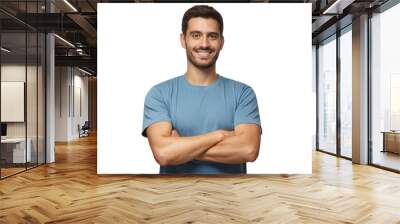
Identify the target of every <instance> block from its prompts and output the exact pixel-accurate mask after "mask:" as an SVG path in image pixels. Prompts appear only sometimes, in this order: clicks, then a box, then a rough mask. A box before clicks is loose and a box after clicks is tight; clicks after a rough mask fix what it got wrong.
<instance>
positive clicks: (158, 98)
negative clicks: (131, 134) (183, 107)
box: [142, 86, 171, 137]
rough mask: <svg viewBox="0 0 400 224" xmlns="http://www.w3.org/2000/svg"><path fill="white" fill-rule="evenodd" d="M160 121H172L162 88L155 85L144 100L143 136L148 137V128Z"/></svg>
mask: <svg viewBox="0 0 400 224" xmlns="http://www.w3.org/2000/svg"><path fill="white" fill-rule="evenodd" d="M158 121H171V116H170V114H169V111H168V107H167V105H166V103H165V101H164V99H163V95H162V92H161V90H160V89H159V88H157V86H154V87H152V88H151V89H150V90H149V92H148V93H147V95H146V97H145V100H144V111H143V127H142V136H144V137H147V133H146V129H147V128H148V127H149V126H150V125H151V124H153V123H156V122H158Z"/></svg>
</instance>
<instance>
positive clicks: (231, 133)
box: [171, 129, 235, 139]
mask: <svg viewBox="0 0 400 224" xmlns="http://www.w3.org/2000/svg"><path fill="white" fill-rule="evenodd" d="M217 131H218V132H220V133H221V134H222V135H223V136H224V139H225V138H229V137H232V136H235V132H234V131H226V130H223V129H220V130H217ZM171 137H181V136H180V135H179V133H178V131H177V130H176V129H173V130H172V131H171Z"/></svg>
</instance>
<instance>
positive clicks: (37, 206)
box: [0, 135, 400, 224]
mask: <svg viewBox="0 0 400 224" xmlns="http://www.w3.org/2000/svg"><path fill="white" fill-rule="evenodd" d="M96 150H97V148H96V136H95V135H92V136H90V137H88V138H82V139H80V140H79V141H73V142H69V143H58V144H57V145H56V163H53V164H48V165H44V166H41V167H38V168H35V169H32V170H29V171H27V172H25V173H21V174H18V175H15V176H12V177H9V178H7V179H4V180H2V181H0V202H1V203H0V223H119V224H120V223H399V224H400V212H399V211H400V175H399V174H396V173H392V172H388V171H385V170H381V169H378V168H375V167H371V166H363V165H356V164H352V163H351V162H350V161H348V160H344V159H339V158H336V157H333V156H330V155H327V154H324V153H321V152H313V174H312V175H247V176H246V175H242V176H229V177H221V176H220V177H210V176H190V177H157V176H154V175H102V176H99V175H97V174H96V170H97V168H96V161H97V159H96Z"/></svg>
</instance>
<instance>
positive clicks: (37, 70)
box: [0, 1, 46, 179]
mask: <svg viewBox="0 0 400 224" xmlns="http://www.w3.org/2000/svg"><path fill="white" fill-rule="evenodd" d="M44 3H45V1H1V2H0V7H2V8H5V9H7V10H14V13H11V14H6V13H4V12H0V47H1V50H0V51H1V54H0V55H1V56H0V72H1V73H0V81H1V85H0V90H1V91H0V92H1V99H0V102H1V106H0V112H1V113H0V114H1V115H0V118H1V133H2V137H1V144H0V178H1V179H2V178H5V177H8V176H10V175H13V174H16V173H19V172H22V171H24V170H26V169H29V168H32V167H36V166H37V165H39V164H43V163H45V92H46V91H45V87H46V86H45V60H46V52H45V44H46V39H45V35H44V33H41V32H40V31H39V30H36V28H34V27H32V26H30V25H29V24H28V23H30V22H32V21H28V23H24V22H21V20H18V19H16V18H15V17H19V16H24V13H26V12H28V13H43V12H45V8H44V5H45V4H44ZM13 15H15V17H13ZM35 18H37V17H34V16H33V17H32V19H35Z"/></svg>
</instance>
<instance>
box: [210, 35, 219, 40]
mask: <svg viewBox="0 0 400 224" xmlns="http://www.w3.org/2000/svg"><path fill="white" fill-rule="evenodd" d="M210 38H211V39H213V40H216V39H218V35H216V34H212V35H210Z"/></svg>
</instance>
